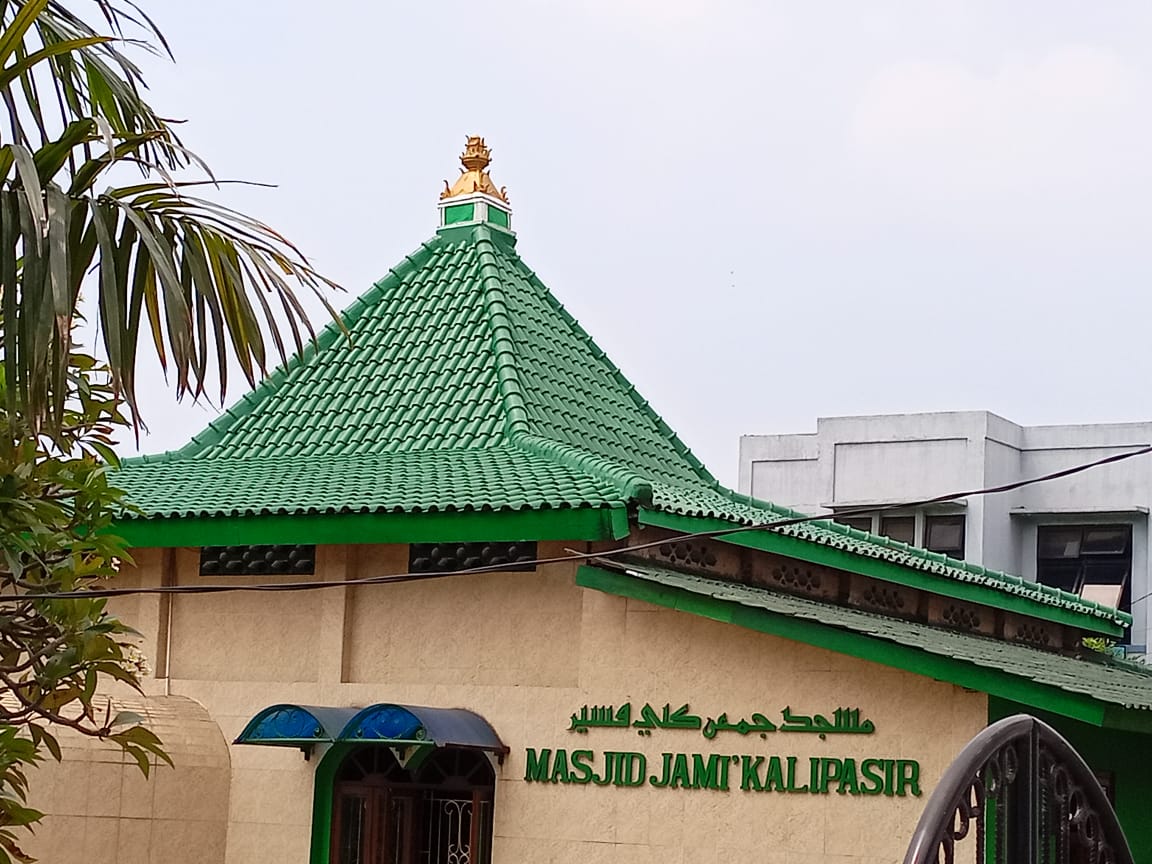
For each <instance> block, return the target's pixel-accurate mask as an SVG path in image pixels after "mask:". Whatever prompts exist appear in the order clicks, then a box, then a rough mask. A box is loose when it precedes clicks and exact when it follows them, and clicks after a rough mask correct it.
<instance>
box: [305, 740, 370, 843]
mask: <svg viewBox="0 0 1152 864" xmlns="http://www.w3.org/2000/svg"><path fill="white" fill-rule="evenodd" d="M357 746H359V743H358V742H353V741H341V742H337V743H336V744H333V745H332V746H331V747H329V748H328V750H327V751H326V752H325V753H324V755H323V756H321V757H320V763H319V764H318V765H317V766H316V779H315V780H314V781H313V784H312V851H311V853H310V854H309V856H308V862H309V864H328V859H329V858H331V853H332V790H333V788H334V787H335V785H336V772H337V771H338V770H339V769H340V765H341V763H343V762H344V757H345V756H347V755H348V754H349V753H350V752H351V751H352V749H353V748H354V747H357Z"/></svg>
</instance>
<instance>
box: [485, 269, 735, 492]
mask: <svg viewBox="0 0 1152 864" xmlns="http://www.w3.org/2000/svg"><path fill="white" fill-rule="evenodd" d="M505 254H506V255H507V256H508V257H509V258H511V259H513V261H514V262H515V263H516V265H517V266H519V267H520V268H521V271H522V272H523V273H524V276H525V277H526V278H527V279H528V281H529V282H531V283H532V285H533V286H534V287H535V288H536V289H537V290H539V291H540V293H541V296H542V297H543V298H544V300H545V302H547V303H548V304H549V305H550V306H551V307H552V309H553V311H555V312H556V314H557V315H559V316H560V317H561V318H562V319H563V321H564V323H566V324H567V325H568V326H569V327H571V328H572V332H573V333H575V334H576V335H577V336H578V337H579V338H580V340H581V341H582V342H583V343H584V344H585V345H586V346H587V348H588V350H589V351H591V352H592V356H594V357H596V359H598V360H600V361H601V362H602V363H603V364H604V365H605V366H606V367H607V368H608V370H609V371H610V372H611V374H612V377H613V379H614V380H615V381H616V383H617V384H619V385H620V387H621V388H622V389H624V391H625V392H626V393H627V394H628V398H629V399H631V400H632V402H633V404H635V405H636V407H637V408H639V409H640V411H641V412H642V413H643V414H644V415H646V416H647V417H648V418H649V419H650V420H651V421H652V422H653V424H655V426H656V428H657V429H658V430H659V432H660V434H661V435H663V436H664V438H665V439H666V440H667V441H668V443H669V444H671V445H672V448H673V449H674V450H675V451H676V452H677V453H679V454H680V456H681V457H682V458H683V459H684V460H685V461H686V462H688V464H689V465H690V466H691V467H692V469H693V470H694V471H696V472H697V473H698V474H699V475H700V479H701V480H703V481H704V482H706V483H708V484H709V485H710V486H712V488H714V489H717V490H720V489H722V488H723V487H722V486H721V485H720V481H718V480H717V479H716V478H715V477H713V476H712V472H711V471H709V470H708V468H707V467H706V466H705V465H704V463H703V462H701V461H700V460H699V459H698V458H696V455H695V454H694V453H693V452H692V451H691V450H690V449H689V448H688V445H687V444H685V443H684V442H683V441H681V440H680V436H679V435H677V434H676V432H675V430H673V429H672V427H671V426H669V425H668V424H667V423H666V422H665V421H664V418H663V417H661V416H660V415H659V414H658V413H657V412H656V409H654V408H653V407H652V405H651V404H650V403H649V402H648V400H647V399H645V398H644V397H643V396H641V395H640V391H639V390H637V389H636V385H634V384H633V383H632V382H631V381H629V380H628V378H627V377H626V376H625V375H624V373H623V372H622V371H620V367H618V366H617V365H616V364H615V363H613V362H612V358H611V357H609V356H608V355H607V354H606V353H605V352H604V350H603V349H601V347H600V346H599V345H597V344H596V341H595V340H594V339H593V338H592V337H591V336H590V335H589V333H588V331H587V330H585V329H584V328H583V327H582V326H581V325H580V322H579V321H577V320H576V319H575V318H573V317H572V315H571V313H569V312H568V310H567V309H565V308H564V305H563V304H562V303H561V302H560V301H559V300H557V299H556V296H555V295H554V294H553V293H552V292H551V291H550V290H549V289H548V286H546V285H545V284H544V283H543V282H542V281H541V280H540V277H539V276H537V275H536V272H535V271H534V270H533V269H532V268H531V267H529V266H528V264H527V263H526V262H525V261H524V259H523V258H521V257H520V255H519V253H517V252H516V250H515V249H511V248H510V249H508V250H507V251H506V253H505Z"/></svg>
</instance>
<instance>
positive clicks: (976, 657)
mask: <svg viewBox="0 0 1152 864" xmlns="http://www.w3.org/2000/svg"><path fill="white" fill-rule="evenodd" d="M606 567H607V568H608V569H605V567H596V566H584V567H581V568H580V570H579V572H578V573H577V577H576V581H577V583H578V584H580V585H583V586H585V587H587V588H594V589H597V590H601V591H605V592H608V593H611V594H617V595H620V596H625V597H633V598H635V599H638V600H644V601H646V602H649V603H653V604H655V605H658V606H664V607H667V608H670V609H678V610H680V611H683V612H687V613H690V614H695V615H701V616H703V617H706V618H712V619H715V620H718V621H724V622H727V623H732V624H736V625H739V626H743V627H748V628H749V629H753V630H759V631H761V632H765V633H774V634H776V635H780V636H785V637H787V638H790V639H794V640H796V641H800V642H807V643H808V644H812V645H817V646H820V647H823V648H828V649H830V650H833V651H839V652H841V653H845V654H851V655H852V656H856V657H862V658H864V659H867V660H872V661H875V662H878V663H883V664H885V665H889V666H895V667H898V668H903V669H907V670H909V671H912V672H916V673H918V674H922V675H928V676H930V677H933V678H937V679H939V680H942V681H949V682H951V683H954V684H958V685H960V686H962V687H967V688H969V689H973V690H980V691H983V692H985V693H990V694H992V695H996V696H1001V697H1003V698H1006V699H1011V700H1014V701H1016V702H1022V703H1024V704H1028V705H1032V706H1033V707H1037V708H1044V709H1047V710H1050V711H1054V712H1056V713H1059V714H1063V715H1065V716H1069V717H1075V718H1076V719H1079V720H1084V721H1086V722H1090V723H1094V724H1096V725H1107V726H1113V727H1116V728H1129V729H1134V730H1137V731H1144V732H1152V669H1148V668H1147V667H1145V666H1142V665H1138V664H1134V663H1128V662H1124V661H1116V660H1111V659H1110V658H1108V657H1106V656H1105V655H1103V654H1101V655H1094V656H1090V657H1071V656H1066V655H1062V654H1056V653H1053V652H1050V651H1041V650H1039V649H1036V648H1031V647H1029V646H1027V645H1022V644H1019V643H1015V642H1006V641H1002V640H999V639H992V638H989V637H986V636H981V635H975V634H970V633H960V632H956V631H954V630H948V629H944V628H941V627H933V626H930V625H928V624H922V623H919V622H916V621H906V620H902V619H898V618H890V617H888V616H885V615H881V614H878V613H873V612H867V611H864V610H861V609H853V608H848V607H844V606H834V605H830V604H828V603H823V602H820V601H817V600H811V599H808V598H805V597H797V596H794V595H789V594H782V593H778V592H775V591H772V590H769V589H766V588H761V587H757V586H751V585H742V584H734V583H731V582H721V581H717V580H714V579H706V578H703V577H699V576H693V575H690V574H686V573H680V572H676V571H672V570H667V569H662V568H655V567H651V566H647V565H641V564H622V563H612V564H610V565H606Z"/></svg>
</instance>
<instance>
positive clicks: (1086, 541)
mask: <svg viewBox="0 0 1152 864" xmlns="http://www.w3.org/2000/svg"><path fill="white" fill-rule="evenodd" d="M1131 573H1132V526H1131V525H1041V526H1040V527H1039V528H1037V531H1036V581H1037V582H1040V583H1042V584H1044V585H1051V586H1052V587H1054V588H1060V589H1063V590H1064V591H1069V592H1071V593H1073V594H1079V595H1080V596H1082V597H1086V598H1088V599H1090V600H1095V601H1097V602H1099V603H1104V604H1105V605H1108V606H1115V607H1117V608H1118V609H1122V610H1124V611H1127V610H1128V606H1129V604H1130V602H1131V584H1130V579H1129V576H1130V575H1131Z"/></svg>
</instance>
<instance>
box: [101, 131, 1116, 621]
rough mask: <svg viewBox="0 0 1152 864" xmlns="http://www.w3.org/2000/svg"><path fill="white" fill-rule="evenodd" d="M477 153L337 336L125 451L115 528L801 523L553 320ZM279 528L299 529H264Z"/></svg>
mask: <svg viewBox="0 0 1152 864" xmlns="http://www.w3.org/2000/svg"><path fill="white" fill-rule="evenodd" d="M489 161H490V152H489V150H488V148H487V147H486V146H485V143H484V140H483V139H481V138H470V139H469V140H468V144H467V147H466V149H465V152H464V155H463V156H462V158H461V163H462V165H463V171H462V173H461V175H460V177H459V178H458V179H457V181H456V183H455V184H454V185H451V186H446V189H445V191H444V193H443V194H442V196H441V200H440V202H439V210H440V227H439V228H438V230H437V231H436V233H435V235H434V236H433V237H432V238H431V239H429V240H427V241H426V242H424V243H422V244H421V245H420V246H419V247H418V248H416V249H415V250H414V251H413V252H412V253H411V254H410V255H408V256H407V257H406V258H405V259H404V260H403V261H401V262H400V263H399V264H397V265H396V266H395V267H394V268H392V269H391V270H390V271H389V272H388V274H387V275H386V276H385V277H384V278H383V279H381V280H380V281H379V282H377V283H376V284H375V285H373V286H372V287H371V288H370V289H369V290H368V291H367V292H365V293H364V294H363V295H362V296H360V297H359V298H358V299H357V300H355V301H354V302H353V303H352V304H351V305H350V306H348V308H347V309H345V310H344V312H343V313H342V315H341V323H342V326H340V325H337V324H336V323H333V324H330V325H329V326H328V327H327V328H326V329H325V330H323V331H322V332H321V333H320V334H319V335H318V336H317V338H316V340H315V341H314V342H313V343H312V344H310V345H308V346H307V347H306V348H305V349H304V350H303V351H302V352H300V353H298V354H297V355H295V356H293V357H292V358H291V359H290V360H289V361H288V362H287V363H286V364H285V365H284V366H283V367H281V368H279V369H277V370H276V371H275V372H273V373H272V374H271V375H270V376H268V378H266V379H265V380H264V381H263V382H262V383H261V384H260V385H259V386H258V387H256V389H254V390H253V391H252V392H250V393H247V394H246V395H244V396H243V397H242V398H241V399H240V400H239V401H238V402H237V403H236V404H234V405H233V406H232V407H231V408H229V409H227V410H226V411H225V412H224V414H223V415H222V416H221V417H220V418H219V419H217V420H216V421H214V422H213V423H211V424H209V426H208V428H207V429H205V430H204V431H203V432H201V433H200V434H198V435H196V436H194V437H193V438H192V440H191V441H190V442H189V443H188V444H187V445H185V446H184V447H182V448H180V449H179V450H175V451H170V452H167V453H163V454H160V455H156V456H145V457H139V458H135V459H129V460H125V462H124V463H123V465H122V467H121V468H120V470H119V471H118V472H117V475H116V477H115V480H114V482H115V483H116V484H117V485H119V486H120V487H121V488H123V489H124V490H125V491H126V492H127V493H128V499H129V501H130V502H131V503H132V504H133V505H134V506H135V507H136V508H137V509H136V511H135V512H133V513H130V514H127V515H126V518H125V519H124V520H123V521H122V523H121V528H122V529H123V530H122V532H121V533H123V534H124V536H125V537H127V538H128V539H129V540H130V541H131V542H134V543H135V544H136V545H140V546H144V545H183V544H187V545H214V544H226V543H259V542H288V541H286V540H277V538H280V537H286V536H291V537H293V538H298V539H295V540H294V541H293V542H325V541H329V542H370V539H368V538H370V537H374V538H377V539H378V538H380V537H382V536H385V534H387V532H386V531H385V534H380V533H379V531H378V530H377V528H378V527H379V526H388V525H391V526H394V527H395V531H394V532H393V533H392V534H387V536H391V537H393V538H394V539H396V540H397V541H401V542H402V541H405V540H406V541H408V542H416V541H419V540H438V539H439V540H464V539H470V538H469V537H466V536H463V534H467V533H468V532H469V531H471V530H472V529H465V528H464V527H463V525H464V523H463V522H462V521H460V520H461V519H462V518H463V517H466V516H473V517H478V516H484V517H485V520H486V521H485V522H484V525H485V526H486V527H485V528H484V529H483V530H485V531H488V532H489V534H492V536H491V539H499V538H498V537H496V536H495V534H498V533H500V531H497V530H495V529H494V528H493V526H494V525H496V524H497V521H498V520H500V519H501V518H502V517H505V516H512V515H516V516H518V517H520V519H519V521H517V519H508V518H504V519H503V524H506V525H510V526H513V527H510V528H508V529H507V531H511V532H520V533H521V535H522V536H521V537H518V538H513V537H509V538H507V539H526V538H527V537H529V536H537V537H540V538H544V537H545V536H552V537H554V538H555V539H573V540H575V539H594V537H595V536H601V537H605V538H607V537H621V536H625V535H626V534H627V531H628V527H627V526H628V519H629V518H639V519H640V521H641V522H646V523H648V524H657V525H664V526H665V527H670V528H681V527H683V528H685V529H686V530H702V529H705V528H708V527H716V528H723V527H724V526H728V527H731V526H733V525H752V524H759V523H765V522H771V521H775V520H779V519H782V518H789V517H793V516H796V515H799V514H796V513H794V512H793V511H791V510H788V509H785V508H781V507H777V506H775V505H772V504H770V503H767V502H763V501H756V500H753V499H750V498H748V497H746V496H742V495H739V494H737V493H736V492H733V491H731V490H729V489H726V488H724V487H723V486H721V485H720V484H719V483H718V482H717V481H716V479H715V478H714V477H713V476H712V475H711V474H710V473H709V472H708V470H707V469H706V468H705V467H704V466H703V465H702V464H701V463H700V461H699V460H698V459H697V458H696V457H695V456H693V455H692V453H691V452H690V451H689V449H688V448H687V447H686V446H685V445H684V443H683V442H682V441H681V440H680V439H679V438H678V437H677V436H676V434H675V432H673V431H672V429H670V428H669V426H668V424H667V423H665V422H664V421H663V420H662V419H661V418H660V416H659V415H658V414H657V413H656V412H655V411H654V410H653V408H652V407H651V406H650V405H649V404H648V402H647V401H645V400H644V398H643V397H642V396H641V395H640V394H639V393H638V392H637V391H636V388H635V387H633V386H632V385H631V384H630V383H629V382H628V380H627V379H626V378H625V377H624V376H623V375H622V374H621V372H620V370H619V369H617V368H616V366H615V365H613V363H612V362H611V360H609V359H608V357H607V356H606V355H605V354H604V352H603V351H601V350H600V348H598V347H597V345H596V343H595V342H593V341H592V338H591V337H590V336H589V335H588V333H586V332H585V331H584V329H583V328H582V327H581V326H580V325H579V324H578V323H577V322H576V320H575V319H574V318H573V317H572V316H571V315H569V314H568V313H567V312H566V311H565V310H564V307H563V306H561V304H560V303H559V301H558V300H557V299H556V298H555V297H554V296H553V295H552V293H551V292H550V291H549V290H548V289H547V288H546V287H545V285H544V283H543V282H541V280H540V279H539V277H537V275H536V274H535V273H534V272H533V271H532V270H531V268H529V267H528V265H527V264H526V263H525V262H524V261H523V259H521V257H520V255H519V254H518V252H517V249H516V238H515V235H514V233H513V232H512V230H511V209H510V206H509V203H508V197H507V195H506V193H505V192H504V190H503V189H498V188H497V187H496V186H495V184H494V183H493V182H492V180H491V178H490V177H489V175H488V171H487V169H488V165H489ZM433 514H437V515H439V516H441V517H445V516H447V515H450V514H451V515H454V516H455V517H457V518H456V519H455V521H452V522H450V523H449V522H444V521H443V520H441V521H440V522H439V523H437V524H439V525H441V526H442V527H440V528H437V529H435V531H433V533H429V530H431V529H428V528H427V525H429V524H432V523H431V522H429V521H428V520H423V521H422V520H420V519H418V518H417V517H421V516H430V515H433ZM546 514H551V515H553V516H555V515H562V516H564V517H565V519H566V520H567V521H566V522H564V523H562V524H557V525H554V526H553V527H552V528H550V529H549V531H550V532H551V534H548V532H544V531H540V532H538V533H535V534H530V533H527V532H529V531H531V530H533V529H532V528H530V527H529V526H530V525H537V524H542V523H536V522H531V523H530V522H526V521H524V519H525V518H527V517H529V516H531V517H539V516H541V515H546ZM340 517H347V518H340ZM352 517H355V518H352ZM586 517H591V518H586ZM285 519H288V520H294V521H292V522H291V531H290V532H287V533H277V532H276V531H275V530H273V529H272V528H270V527H269V526H273V525H274V524H276V520H281V521H283V520H285ZM448 525H451V526H453V527H444V526H448ZM340 526H345V528H346V530H342V529H341V528H340ZM367 526H374V527H371V528H369V527H367ZM589 526H600V527H599V528H596V530H589ZM365 531H368V533H364V532H365ZM437 531H438V532H440V533H439V534H436V532H437ZM453 531H455V532H456V533H455V534H453V533H452V532H453ZM461 532H463V533H461ZM493 532H495V533H493ZM756 533H758V534H759V533H771V534H772V535H777V536H778V538H779V542H783V543H790V544H791V546H790V547H789V548H788V550H786V551H788V552H789V554H798V552H797V550H799V553H803V550H805V549H810V548H812V547H815V546H819V547H824V548H825V549H827V550H831V551H832V552H833V553H834V554H836V555H840V556H841V557H844V556H847V557H845V558H844V560H851V561H857V562H859V561H873V562H879V563H883V564H884V565H885V566H891V565H895V566H897V567H899V568H901V569H902V570H912V571H919V572H922V573H927V574H934V575H935V576H939V577H946V578H948V579H953V580H958V581H960V582H965V583H970V584H973V585H983V586H988V587H992V588H995V589H998V591H1003V592H1007V593H1008V594H1014V595H1017V596H1018V597H1020V598H1022V599H1027V600H1029V601H1034V602H1039V603H1040V604H1044V605H1047V606H1051V607H1061V608H1063V609H1065V610H1068V611H1071V612H1075V613H1079V614H1080V615H1083V616H1084V617H1086V618H1094V619H1096V620H1097V621H1102V622H1108V623H1110V624H1123V623H1127V622H1128V616H1127V615H1125V614H1124V613H1120V612H1117V611H1116V610H1113V609H1110V608H1107V607H1103V606H1098V605H1096V604H1094V603H1091V602H1089V601H1084V600H1081V599H1080V598H1079V597H1076V596H1075V595H1071V594H1066V593H1064V592H1061V591H1057V590H1055V589H1051V588H1047V587H1046V586H1041V585H1037V584H1036V583H1032V582H1028V581H1026V580H1023V579H1020V578H1017V577H1014V576H1009V575H1006V574H1002V573H995V572H993V571H989V570H985V569H984V568H982V567H978V566H975V565H971V564H967V563H965V562H962V561H955V560H951V559H948V558H946V557H945V556H943V555H939V554H936V553H931V552H927V551H925V550H921V549H916V548H914V547H910V546H907V545H905V544H902V543H898V542H895V541H891V540H888V539H887V538H881V537H874V536H872V535H868V534H865V533H863V532H859V531H856V530H854V529H849V528H847V527H845V526H841V525H837V524H834V523H831V522H827V521H815V522H806V523H801V524H794V525H790V526H788V527H784V528H780V529H777V530H775V531H772V532H756ZM825 560H827V559H825Z"/></svg>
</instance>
